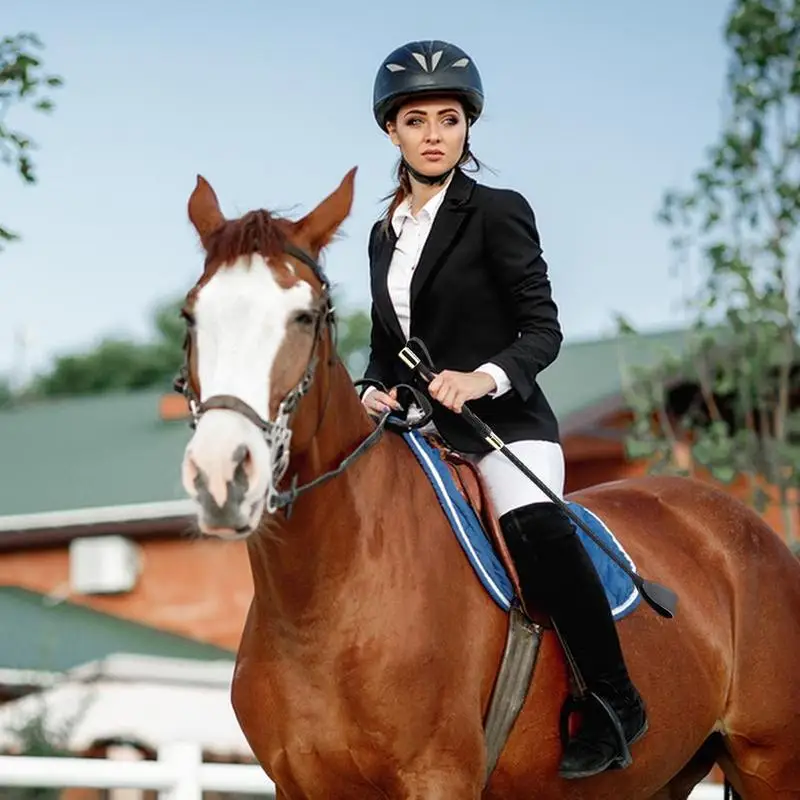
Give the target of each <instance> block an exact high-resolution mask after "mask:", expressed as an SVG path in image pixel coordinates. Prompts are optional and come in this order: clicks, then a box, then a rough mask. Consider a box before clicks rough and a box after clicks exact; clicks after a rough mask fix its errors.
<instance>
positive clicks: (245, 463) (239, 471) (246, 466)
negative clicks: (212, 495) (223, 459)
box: [233, 444, 256, 483]
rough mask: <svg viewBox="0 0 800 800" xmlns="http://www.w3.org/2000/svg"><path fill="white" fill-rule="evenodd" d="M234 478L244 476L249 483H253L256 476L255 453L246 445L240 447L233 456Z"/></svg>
mask: <svg viewBox="0 0 800 800" xmlns="http://www.w3.org/2000/svg"><path fill="white" fill-rule="evenodd" d="M233 464H234V476H238V475H243V476H244V477H245V478H247V481H248V483H252V481H253V475H254V474H255V470H256V468H255V462H254V461H253V453H252V452H251V450H250V448H249V447H248V446H247V445H246V444H242V445H239V447H237V448H236V450H235V451H234V454H233Z"/></svg>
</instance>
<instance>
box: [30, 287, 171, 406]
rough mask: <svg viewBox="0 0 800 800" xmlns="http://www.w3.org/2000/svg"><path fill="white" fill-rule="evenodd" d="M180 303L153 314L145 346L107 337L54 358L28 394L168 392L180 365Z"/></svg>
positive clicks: (68, 394) (64, 394)
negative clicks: (157, 389) (160, 388)
mask: <svg viewBox="0 0 800 800" xmlns="http://www.w3.org/2000/svg"><path fill="white" fill-rule="evenodd" d="M182 302H183V300H182V298H181V299H178V300H170V301H168V302H165V303H162V304H160V305H159V306H158V307H157V308H156V310H155V312H154V314H153V319H152V324H153V333H152V334H151V338H150V340H149V341H146V342H143V343H140V342H135V341H133V340H131V339H126V338H111V337H108V338H105V339H103V340H102V341H101V342H100V343H99V344H98V345H97V346H96V347H95V348H93V349H91V350H89V351H88V352H85V353H77V354H70V355H64V356H59V357H57V358H56V359H55V360H54V362H53V366H52V367H51V369H50V370H49V371H48V372H46V373H45V374H43V375H41V376H39V377H37V378H36V379H35V380H34V382H33V385H32V386H31V387H30V388H29V390H28V394H32V395H33V396H36V397H65V396H70V395H85V394H100V393H103V392H109V391H123V390H135V389H146V388H150V387H153V386H160V385H163V386H164V387H165V388H166V387H168V386H169V384H170V383H171V381H172V379H173V378H174V377H175V375H176V374H177V372H178V369H179V368H180V365H181V363H182V360H183V337H184V324H183V321H182V320H181V318H180V314H179V311H180V307H181V304H182Z"/></svg>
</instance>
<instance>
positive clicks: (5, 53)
mask: <svg viewBox="0 0 800 800" xmlns="http://www.w3.org/2000/svg"><path fill="white" fill-rule="evenodd" d="M42 47H43V45H42V42H41V41H40V39H39V37H38V36H36V34H33V33H18V34H17V35H16V36H6V37H5V38H3V39H0V159H2V161H3V163H4V164H6V165H8V166H11V167H12V168H13V169H14V170H15V171H16V172H17V174H18V175H19V176H20V178H22V180H23V181H24V182H25V183H29V184H32V183H36V172H35V168H34V164H33V160H32V158H31V151H32V150H33V149H34V148H35V146H36V145H35V143H34V142H33V141H32V140H31V139H30V137H28V136H27V135H26V134H24V133H22V132H21V131H17V130H14V129H12V128H10V127H9V126H8V125H7V124H6V117H7V115H8V111H9V109H10V108H11V107H12V106H14V105H30V107H31V108H33V110H35V111H40V112H44V113H48V112H50V111H52V110H53V101H52V99H51V98H50V97H49V96H48V95H47V94H46V93H45V92H46V91H47V90H48V89H56V88H58V87H59V86H61V85H62V83H63V80H62V78H61V77H60V76H58V75H48V74H46V73H45V72H44V71H43V66H42V61H41V59H40V58H39V57H38V56H37V55H35V52H36V51H37V50H41V49H42ZM18 238H19V235H18V234H16V233H13V232H12V231H10V230H8V229H7V228H4V227H3V226H2V225H0V250H2V246H3V243H4V242H10V241H13V240H14V239H18Z"/></svg>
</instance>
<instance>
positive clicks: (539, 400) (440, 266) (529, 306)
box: [364, 169, 562, 453]
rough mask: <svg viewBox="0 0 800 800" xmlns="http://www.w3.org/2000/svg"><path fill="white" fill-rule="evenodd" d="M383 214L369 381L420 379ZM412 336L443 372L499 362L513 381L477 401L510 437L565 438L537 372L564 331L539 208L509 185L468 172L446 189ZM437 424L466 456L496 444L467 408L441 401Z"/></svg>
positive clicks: (415, 294) (425, 261) (378, 227)
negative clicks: (472, 423) (405, 353)
mask: <svg viewBox="0 0 800 800" xmlns="http://www.w3.org/2000/svg"><path fill="white" fill-rule="evenodd" d="M396 241H397V237H396V236H395V233H394V229H393V228H392V227H391V226H389V228H388V231H387V229H386V226H385V223H384V222H383V220H379V221H378V222H376V223H375V225H374V226H373V228H372V231H371V233H370V238H369V262H370V280H371V289H372V334H371V341H370V360H369V364H368V365H367V369H366V372H365V374H364V377H365V378H371V379H374V380H379V381H381V382H382V383H384V384H385V385H386V386H387V387H391V386H394V385H396V384H398V383H410V382H412V381H413V380H415V379H414V378H412V375H411V372H410V370H409V369H408V367H406V365H405V364H404V363H403V362H402V361H401V360H400V359H399V358H398V355H397V354H398V352H399V351H400V350H401V348H402V347H403V345H404V344H405V337H404V336H403V332H402V330H401V328H400V323H399V322H398V320H397V316H396V314H395V312H394V308H393V306H392V302H391V299H390V297H389V290H388V286H387V281H386V279H387V274H388V270H389V264H390V261H391V258H392V253H393V250H394V245H395V242H396ZM410 305H411V335H412V336H417V337H419V338H420V339H421V340H422V341H423V342H424V343H425V345H426V347H427V348H428V350H429V351H430V354H431V357H432V358H433V361H434V365H435V367H436V369H437V370H444V369H451V370H460V371H464V372H468V371H471V370H473V369H475V368H476V367H479V366H480V365H481V364H483V363H484V362H486V361H492V362H494V363H495V364H497V365H498V366H499V367H501V368H502V369H503V370H505V372H506V374H507V375H508V377H509V380H510V381H511V385H512V388H511V389H510V390H509V391H508V392H507V393H506V394H504V395H501V396H500V397H498V398H492V397H484V398H481V399H480V400H473V401H471V402H470V403H469V406H470V408H471V409H472V410H473V411H474V412H475V413H476V414H477V415H478V416H479V417H481V418H482V419H483V420H484V421H485V422H486V424H487V425H489V426H490V427H491V428H493V429H494V430H495V431H496V433H497V434H498V435H499V436H500V437H501V438H502V439H503V440H504V441H505V442H507V443H508V442H514V441H519V440H521V439H544V440H547V441H551V442H557V441H558V440H559V431H558V423H557V421H556V418H555V415H554V413H553V411H552V409H551V407H550V404H549V403H548V401H547V399H546V398H545V396H544V394H543V393H542V390H541V389H540V388H539V385H538V383H537V382H536V376H537V375H538V374H539V373H540V372H541V371H542V370H543V369H544V368H545V367H546V366H547V365H548V364H550V363H551V362H552V361H553V360H554V359H555V358H556V356H557V355H558V352H559V349H560V347H561V341H562V334H561V327H560V325H559V322H558V309H557V307H556V305H555V303H554V302H553V300H552V297H551V292H550V281H549V279H548V275H547V264H546V263H545V261H544V259H543V258H542V248H541V246H540V244H539V233H538V231H537V229H536V221H535V219H534V214H533V210H532V209H531V207H530V205H529V204H528V202H527V201H526V200H525V198H524V197H523V196H522V195H521V194H519V193H518V192H515V191H512V190H509V189H494V188H490V187H488V186H484V185H482V184H479V183H476V182H475V181H474V180H472V179H471V178H469V177H467V176H466V175H465V174H464V173H463V172H462V171H461V170H460V169H459V170H456V172H455V174H454V175H453V179H452V181H451V182H450V185H449V186H448V188H447V190H446V194H445V197H444V199H443V201H442V205H441V207H440V208H439V211H438V213H437V215H436V218H435V220H434V223H433V226H432V228H431V231H430V235H429V236H428V239H427V241H426V242H425V246H424V248H423V250H422V254H421V256H420V259H419V263H418V265H417V267H416V270H415V272H414V276H413V278H412V282H411V303H410ZM433 407H434V423H435V424H436V427H437V429H438V430H439V433H440V434H441V435H442V437H443V438H444V439H445V441H446V442H447V443H448V444H449V445H450V446H451V447H452V448H453V449H455V450H458V451H461V452H465V453H486V452H489V450H490V449H491V448H490V446H489V445H488V444H487V443H486V442H485V441H483V439H481V438H480V437H479V436H478V435H477V434H476V433H474V432H473V430H472V429H471V428H470V427H469V426H468V425H467V424H466V423H465V422H464V421H463V420H462V419H461V418H460V417H459V415H458V414H456V413H454V412H452V411H450V410H448V409H446V408H445V407H444V406H442V405H441V404H439V403H436V402H435V401H434V403H433Z"/></svg>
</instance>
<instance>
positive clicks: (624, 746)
mask: <svg viewBox="0 0 800 800" xmlns="http://www.w3.org/2000/svg"><path fill="white" fill-rule="evenodd" d="M592 702H594V703H595V704H596V705H598V706H600V708H601V709H602V710H603V712H604V713H605V714H606V716H607V717H608V721H609V722H610V723H611V729H612V731H613V734H614V738H615V739H616V751H617V756H616V759H615V760H614V763H613V764H612V765H611V766H610V767H609V769H625V768H626V767H629V766H630V765H631V764H632V763H633V756H632V755H631V749H630V747H629V746H628V742H627V740H626V738H625V731H624V730H623V729H622V723H621V722H620V721H619V717H618V716H617V713H616V711H614V709H613V708H612V707H611V704H610V703H609V702H608V700H606V699H605V698H603V697H601V696H600V695H599V694H597V692H591V691H587V692H586V693H585V694H583V695H575V694H571V695H570V696H569V697H568V698H567V699H566V700H565V701H564V705H563V706H562V707H561V718H560V722H559V733H560V735H561V747H562V749H564V750H565V749H566V747H567V745H568V744H569V741H570V739H571V738H572V737H571V736H570V734H569V721H570V718H571V717H572V715H573V714H575V713H583V715H584V717H585V715H586V709H587V708H588V706H589V704H590V703H592Z"/></svg>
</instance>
